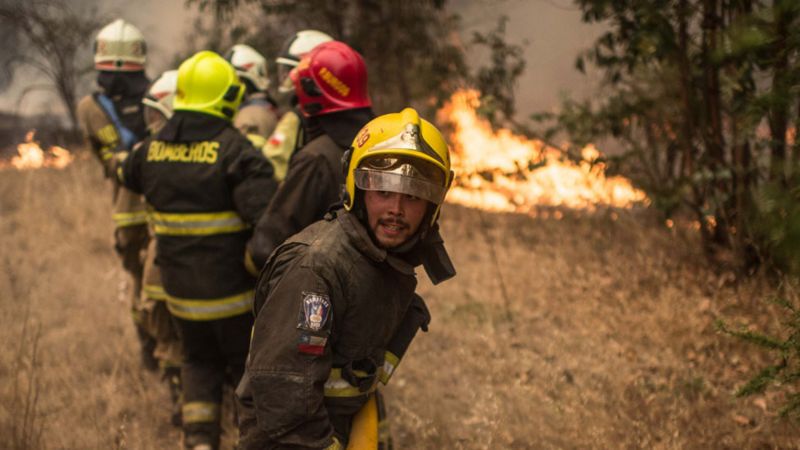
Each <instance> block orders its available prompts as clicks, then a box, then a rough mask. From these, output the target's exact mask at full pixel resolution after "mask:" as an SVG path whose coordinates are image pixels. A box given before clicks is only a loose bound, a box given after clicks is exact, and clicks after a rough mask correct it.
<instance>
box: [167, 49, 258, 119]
mask: <svg viewBox="0 0 800 450" xmlns="http://www.w3.org/2000/svg"><path fill="white" fill-rule="evenodd" d="M243 95H244V84H243V83H242V82H241V81H239V77H238V76H237V75H236V70H235V69H234V68H233V66H231V65H230V63H228V61H225V59H224V58H223V57H222V56H220V55H218V54H216V53H214V52H211V51H207V50H204V51H201V52H198V53H196V54H195V55H194V56H192V57H191V58H189V59H187V60H186V61H184V62H183V63H182V64H181V66H180V67H179V68H178V86H177V91H176V93H175V100H174V109H175V111H195V112H200V113H205V114H210V115H212V116H216V117H220V118H222V119H226V120H232V119H233V116H235V115H236V111H237V110H238V109H239V104H240V103H241V102H242V96H243Z"/></svg>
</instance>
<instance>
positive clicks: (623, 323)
mask: <svg viewBox="0 0 800 450" xmlns="http://www.w3.org/2000/svg"><path fill="white" fill-rule="evenodd" d="M99 172H100V171H99V168H98V167H97V164H96V163H95V162H94V161H90V160H81V161H79V162H77V163H76V164H74V165H73V166H72V167H70V168H68V169H67V170H65V171H63V172H57V171H52V170H44V171H39V172H24V173H17V172H2V173H0V248H2V252H0V264H2V268H3V269H2V275H0V293H2V294H0V310H1V311H2V314H0V339H1V340H2V342H4V343H5V345H3V347H2V350H1V351H0V436H4V439H9V440H12V441H16V442H21V441H23V440H24V438H25V437H26V436H27V437H28V438H29V439H33V440H35V438H36V433H35V431H36V430H37V429H39V428H41V430H42V433H41V436H40V442H41V444H42V445H41V447H43V448H58V449H60V448H64V449H78V448H80V449H108V448H130V449H155V448H176V442H177V439H178V432H177V431H176V430H175V429H173V428H171V427H170V426H169V425H167V420H168V411H169V406H168V403H167V392H166V389H165V388H164V387H163V386H161V385H160V384H159V383H158V379H157V377H156V376H155V375H151V374H148V373H144V372H142V370H141V369H140V366H139V362H138V359H137V354H136V351H135V349H136V342H135V337H134V332H133V328H132V326H131V323H130V317H129V315H128V311H127V305H126V304H125V301H124V300H123V296H122V294H121V290H122V289H123V288H124V286H123V285H122V284H121V283H123V281H124V277H123V274H122V271H121V269H120V268H119V264H118V262H117V260H116V258H115V256H114V254H113V252H112V250H111V233H112V224H111V220H110V213H109V211H110V199H109V198H108V197H109V196H108V194H107V189H106V188H105V186H103V180H102V179H101V177H100V173H99ZM644 216H645V215H643V214H639V215H631V214H620V217H619V218H618V219H617V220H612V219H611V218H610V216H609V215H607V214H598V215H595V216H588V217H587V216H574V215H572V214H566V217H564V218H563V219H561V220H555V219H532V218H528V217H523V216H515V215H495V214H489V213H478V212H477V211H475V210H470V209H466V208H461V207H458V206H453V205H448V206H447V207H446V208H445V210H444V215H443V228H444V231H443V234H444V236H445V239H446V241H447V244H448V248H449V249H450V252H451V254H452V256H453V259H454V262H455V264H456V266H457V269H458V271H459V275H458V277H457V278H456V279H454V280H451V281H448V282H446V283H444V284H442V285H441V286H437V287H432V286H430V284H429V283H428V282H427V281H426V280H425V277H424V275H422V276H421V278H422V281H421V283H420V292H421V293H422V295H423V296H424V297H425V298H426V300H427V302H428V305H429V307H430V309H431V312H432V314H433V317H434V318H433V323H432V324H431V330H430V332H429V333H427V334H422V335H420V336H418V338H417V339H416V341H415V342H414V344H413V345H412V347H411V349H410V351H409V354H408V356H407V358H406V360H404V361H403V362H402V364H401V366H400V368H399V370H398V372H397V374H396V375H395V377H394V378H393V380H392V383H391V385H390V386H389V387H388V388H387V389H386V391H385V392H386V393H387V401H388V404H389V410H390V414H391V415H392V429H393V434H394V437H395V443H396V448H400V449H458V448H464V449H485V448H492V449H506V448H507V449H524V448H698V449H700V448H732V449H733V448H797V446H798V444H797V443H798V442H800V430H798V429H797V428H795V427H791V426H789V425H787V424H785V423H782V422H779V421H777V420H776V419H775V418H774V416H775V411H776V409H777V401H778V399H776V398H773V397H771V396H770V397H764V398H759V399H755V401H754V399H746V400H739V399H734V398H733V397H732V395H731V393H732V392H733V390H734V389H735V387H736V386H738V385H739V384H740V383H741V382H742V380H744V379H745V378H746V376H747V374H749V373H751V372H752V371H753V370H754V369H755V368H756V367H757V364H758V361H757V360H756V355H753V353H752V352H749V351H748V350H749V349H747V348H746V347H743V346H742V345H740V344H738V343H737V342H734V341H732V340H731V339H729V338H726V337H724V336H720V335H719V334H717V333H716V332H715V330H714V327H713V321H714V319H715V318H717V317H724V318H726V319H728V320H730V321H733V322H734V323H739V322H740V321H744V320H745V318H748V319H747V320H748V322H749V323H755V324H759V325H762V324H774V323H775V321H776V320H777V318H776V317H773V315H774V314H776V313H777V312H776V311H775V310H774V309H772V308H770V307H768V306H766V305H765V304H764V303H763V302H762V301H761V299H762V298H763V297H764V296H765V294H766V293H767V289H765V288H764V286H765V284H764V283H762V282H759V281H758V280H752V281H747V282H744V283H742V284H740V285H739V286H738V287H732V286H729V285H728V284H726V283H724V278H723V279H721V278H720V277H717V276H716V275H714V274H713V273H712V272H710V271H709V270H707V269H706V268H704V267H703V265H702V259H701V257H700V255H699V254H697V253H695V252H692V251H691V250H688V249H690V248H691V246H690V245H688V244H687V243H686V242H685V240H684V238H682V237H679V236H677V235H674V234H670V233H669V232H667V231H665V230H663V229H661V228H660V227H658V226H656V224H655V223H654V222H652V221H651V220H650V219H647V218H646V217H644ZM490 242H491V243H492V244H493V245H489V243H490ZM492 251H494V254H495V258H493V257H492ZM495 261H497V264H495ZM503 292H505V295H503ZM26 318H27V319H26ZM37 336H38V338H37ZM34 343H35V344H36V345H37V347H36V351H35V358H34ZM31 387H32V388H34V389H30V388H31ZM28 393H31V394H34V393H38V397H36V396H35V395H30V396H29V395H27V394H28ZM34 404H35V407H36V408H35V414H31V412H34V410H33V409H31V407H32V406H34ZM26 405H27V407H28V408H27V411H28V412H29V413H28V414H27V415H26V414H25V411H26ZM26 417H28V420H26V419H25V418H26ZM31 417H32V418H33V419H34V420H32V421H31V420H30V418H31ZM25 423H27V428H25V429H27V430H28V431H24V430H23V425H24V424H25ZM31 430H32V431H33V432H32V431H31ZM5 437H10V438H5ZM0 447H1V446H0ZM9 447H12V445H9Z"/></svg>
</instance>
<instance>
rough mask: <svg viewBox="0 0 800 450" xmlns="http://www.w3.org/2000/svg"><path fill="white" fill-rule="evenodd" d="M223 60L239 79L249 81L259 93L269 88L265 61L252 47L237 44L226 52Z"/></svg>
mask: <svg viewBox="0 0 800 450" xmlns="http://www.w3.org/2000/svg"><path fill="white" fill-rule="evenodd" d="M225 59H227V60H228V62H230V63H231V65H232V66H233V67H234V68H235V69H236V73H237V74H239V78H242V79H245V80H249V81H250V82H251V83H253V86H255V88H256V89H258V90H259V91H262V92H263V91H266V90H267V88H268V87H269V73H268V72H267V60H266V58H264V57H263V56H261V53H258V52H257V51H256V50H255V49H254V48H253V47H250V46H249V45H244V44H237V45H234V46H233V47H231V49H230V50H228V53H226V54H225Z"/></svg>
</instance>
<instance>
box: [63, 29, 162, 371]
mask: <svg viewBox="0 0 800 450" xmlns="http://www.w3.org/2000/svg"><path fill="white" fill-rule="evenodd" d="M146 59H147V45H146V44H145V41H144V37H143V36H142V33H141V32H140V31H139V30H138V29H137V28H136V27H135V26H133V25H132V24H130V23H129V22H126V21H125V20H122V19H117V20H115V21H113V22H111V23H110V24H108V25H106V26H105V27H103V29H101V30H100V32H99V33H98V34H97V37H96V39H95V42H94V67H95V69H96V70H97V85H98V89H97V90H96V91H95V92H94V93H93V94H91V95H89V96H86V97H84V98H83V99H81V101H80V102H79V103H78V111H77V115H78V119H79V121H80V123H81V128H82V129H83V132H84V135H85V137H86V139H87V140H88V142H89V144H90V146H91V148H92V150H93V151H94V153H95V155H96V156H97V157H98V159H99V161H100V162H101V163H102V165H103V169H104V171H105V175H106V177H107V178H112V183H113V186H112V199H113V203H114V206H113V219H114V222H115V225H116V228H115V230H114V238H115V249H116V250H117V253H118V254H119V255H120V257H121V259H122V265H123V267H124V268H125V271H126V272H127V273H128V274H129V275H130V277H131V284H132V289H131V290H130V291H131V292H130V296H131V312H132V315H133V320H134V323H135V324H136V330H137V333H138V335H139V338H140V342H141V347H142V348H141V350H142V361H143V363H144V365H145V367H147V368H148V369H151V370H156V369H157V361H156V360H155V358H154V357H153V355H152V352H153V349H154V347H155V341H154V340H153V339H152V338H151V337H150V336H148V334H147V333H146V332H145V330H144V329H143V328H142V326H141V309H140V302H139V293H140V291H141V285H142V270H143V260H144V258H143V255H144V252H145V249H146V248H147V243H148V232H147V225H146V212H145V204H144V201H143V200H142V197H141V196H140V195H137V194H134V193H133V192H131V191H129V190H127V189H125V188H124V187H121V186H120V185H119V184H118V183H116V182H114V179H113V176H112V172H111V171H112V168H113V160H114V155H115V154H117V153H120V152H124V151H128V150H130V149H131V148H132V147H133V145H134V144H135V143H136V142H138V141H140V140H142V139H144V138H145V137H146V135H147V127H146V125H145V120H144V114H143V111H142V110H143V107H142V97H144V95H145V92H146V91H147V87H148V86H149V84H150V80H148V79H147V76H146V75H145V72H144V65H145V62H146Z"/></svg>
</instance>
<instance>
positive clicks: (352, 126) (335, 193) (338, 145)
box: [248, 41, 374, 274]
mask: <svg viewBox="0 0 800 450" xmlns="http://www.w3.org/2000/svg"><path fill="white" fill-rule="evenodd" d="M292 80H293V83H294V86H295V92H296V95H297V99H298V108H299V111H300V113H301V114H302V115H303V116H304V118H305V131H304V133H305V135H306V138H307V140H308V142H307V144H306V145H305V146H303V147H302V148H301V149H300V150H298V151H297V153H296V154H295V155H294V156H293V157H292V163H291V165H290V166H289V172H288V173H287V175H286V179H285V180H284V181H283V183H282V184H281V186H280V187H279V188H278V192H277V193H276V194H275V197H274V198H273V199H272V201H271V202H270V204H269V207H268V208H267V210H266V212H265V213H264V215H263V216H262V217H261V218H260V219H259V221H258V225H257V226H256V229H255V231H254V232H253V239H252V241H251V243H250V244H248V251H249V253H248V255H249V256H250V259H248V268H249V269H250V270H251V271H252V272H253V273H256V274H257V273H258V269H260V268H261V267H262V266H263V265H264V262H265V261H266V259H267V257H268V256H269V254H270V253H272V251H273V250H274V249H275V247H277V246H278V245H280V244H281V243H282V242H283V241H284V240H285V239H286V238H288V237H289V236H291V235H293V234H295V233H297V232H299V231H300V230H302V229H303V228H305V227H306V226H308V225H310V224H312V223H314V222H316V221H317V220H320V219H322V217H323V216H324V215H325V213H326V212H328V210H329V209H330V207H331V205H332V204H335V203H336V202H338V201H339V199H340V198H341V185H342V183H343V182H344V174H343V173H342V170H341V168H340V162H341V159H342V155H343V154H344V152H345V150H346V149H347V148H348V147H349V146H350V142H351V141H352V140H353V137H354V136H355V134H356V132H358V130H359V129H360V128H361V127H362V126H364V124H366V123H367V122H369V120H370V119H372V118H373V117H374V114H373V113H372V109H371V102H370V99H369V96H368V94H367V69H366V66H365V64H364V60H363V59H362V58H361V55H359V54H358V52H356V51H355V50H353V49H352V48H350V47H349V46H348V45H347V44H344V43H342V42H338V41H331V42H326V43H323V44H320V45H318V46H317V47H315V48H314V50H312V51H311V52H310V53H309V54H308V55H306V56H305V57H304V58H303V60H302V61H301V62H300V64H299V65H298V66H297V68H296V69H295V70H294V71H293V72H292Z"/></svg>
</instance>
